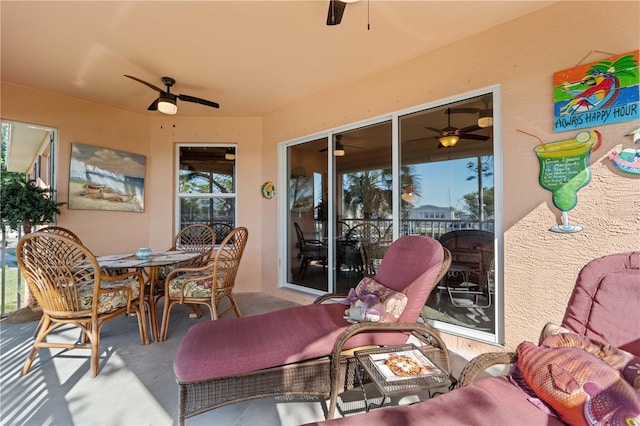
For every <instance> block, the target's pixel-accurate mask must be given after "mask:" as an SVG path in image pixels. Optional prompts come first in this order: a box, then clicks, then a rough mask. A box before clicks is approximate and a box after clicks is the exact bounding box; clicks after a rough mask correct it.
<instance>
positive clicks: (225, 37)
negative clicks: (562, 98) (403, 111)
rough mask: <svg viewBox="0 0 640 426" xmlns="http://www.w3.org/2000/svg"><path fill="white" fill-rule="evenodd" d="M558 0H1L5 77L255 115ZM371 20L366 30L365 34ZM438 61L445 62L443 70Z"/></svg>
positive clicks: (100, 97)
mask: <svg viewBox="0 0 640 426" xmlns="http://www.w3.org/2000/svg"><path fill="white" fill-rule="evenodd" d="M551 3H554V1H449V2H444V1H377V0H373V1H360V2H357V3H351V4H348V5H347V6H346V11H345V14H344V17H343V20H342V23H341V24H340V25H337V26H327V25H326V18H327V10H328V4H329V2H328V1H326V0H323V1H269V0H263V1H190V2H180V1H132V2H120V1H106V2H105V1H103V2H76V1H64V2H63V1H5V0H3V1H2V2H0V10H1V24H2V25H1V58H0V59H1V62H2V69H1V71H0V72H1V74H0V76H1V79H2V81H4V82H11V83H15V84H19V85H24V86H28V87H33V88H37V89H42V90H46V91H50V92H54V93H58V94H61V95H65V96H71V97H75V98H79V99H84V100H87V101H91V102H96V103H99V104H103V105H108V106H112V107H115V108H121V109H124V110H129V111H134V112H139V113H144V114H160V113H158V112H149V111H147V107H148V106H149V105H150V104H151V102H152V101H153V100H154V99H156V98H157V93H156V92H154V91H153V90H152V89H150V88H149V87H146V86H144V85H142V84H140V83H138V82H136V81H133V80H130V79H127V78H125V77H123V75H125V74H128V75H133V76H136V77H138V78H140V79H143V80H145V81H147V82H150V83H152V84H154V85H156V86H162V82H161V81H160V78H161V77H162V76H171V77H173V78H174V79H175V80H176V84H175V86H174V87H173V90H172V92H173V93H177V94H188V95H191V96H196V97H199V98H204V99H210V100H213V101H215V102H218V103H219V104H220V109H214V108H209V107H206V106H203V105H198V104H194V103H189V102H182V101H178V115H180V116H187V115H188V116H216V117H222V116H263V115H265V114H268V113H269V112H271V111H275V110H277V109H279V108H283V107H285V106H287V105H289V104H291V103H293V102H295V101H298V100H300V99H304V98H306V97H309V96H312V95H313V94H316V93H320V92H323V91H326V90H332V89H336V88H339V87H341V86H344V85H346V84H349V83H350V82H353V81H357V80H359V79H362V78H364V77H367V76H369V75H372V74H375V73H378V72H381V71H383V70H385V69H388V68H390V67H393V66H395V65H398V64H400V63H403V62H406V61H408V60H410V59H412V58H415V57H418V56H420V55H422V54H424V53H426V52H429V51H432V50H434V49H438V48H441V47H443V46H446V45H447V44H450V43H452V42H455V41H457V40H461V39H463V38H466V37H470V36H473V35H474V34H476V33H479V32H481V31H483V30H486V29H487V28H490V27H493V26H496V25H498V24H500V23H503V22H506V21H509V20H512V19H514V18H516V17H518V16H521V15H524V14H526V13H529V12H531V11H533V10H536V9H539V8H542V7H544V6H547V5H549V4H551ZM368 25H370V28H369V29H368ZM443 66H444V65H443Z"/></svg>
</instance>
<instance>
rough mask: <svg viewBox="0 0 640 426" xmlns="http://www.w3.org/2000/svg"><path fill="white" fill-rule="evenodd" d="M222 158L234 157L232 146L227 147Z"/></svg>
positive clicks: (231, 158) (233, 158) (232, 158)
mask: <svg viewBox="0 0 640 426" xmlns="http://www.w3.org/2000/svg"><path fill="white" fill-rule="evenodd" d="M224 159H225V160H230V161H232V160H235V159H236V153H235V152H234V150H233V148H227V152H225V153H224Z"/></svg>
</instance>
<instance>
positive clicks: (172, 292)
mask: <svg viewBox="0 0 640 426" xmlns="http://www.w3.org/2000/svg"><path fill="white" fill-rule="evenodd" d="M224 276H225V271H218V277H217V280H218V284H219V285H222V283H223V281H224ZM212 285H213V275H212V274H211V270H210V269H209V270H206V271H198V272H187V273H184V274H179V275H176V276H175V277H174V278H172V279H171V281H169V296H171V297H180V296H181V295H182V294H183V292H184V297H211V287H212ZM183 286H184V290H183Z"/></svg>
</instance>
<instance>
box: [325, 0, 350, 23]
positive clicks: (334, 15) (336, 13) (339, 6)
mask: <svg viewBox="0 0 640 426" xmlns="http://www.w3.org/2000/svg"><path fill="white" fill-rule="evenodd" d="M346 6H347V4H346V3H344V2H342V1H340V0H329V13H328V14H327V25H338V24H339V23H340V22H342V15H344V8H345V7H346Z"/></svg>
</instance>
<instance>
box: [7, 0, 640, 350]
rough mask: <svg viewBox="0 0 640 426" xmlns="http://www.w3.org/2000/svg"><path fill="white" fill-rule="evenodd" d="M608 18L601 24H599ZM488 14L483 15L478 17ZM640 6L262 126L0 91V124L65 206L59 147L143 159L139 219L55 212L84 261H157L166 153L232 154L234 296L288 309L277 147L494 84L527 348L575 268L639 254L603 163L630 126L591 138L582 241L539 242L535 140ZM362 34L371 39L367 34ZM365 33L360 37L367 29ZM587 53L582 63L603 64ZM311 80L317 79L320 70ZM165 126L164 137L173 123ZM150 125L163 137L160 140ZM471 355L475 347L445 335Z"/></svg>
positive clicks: (515, 305) (524, 38) (506, 43)
mask: <svg viewBox="0 0 640 426" xmlns="http://www.w3.org/2000/svg"><path fill="white" fill-rule="evenodd" d="M605 12H606V13H605ZM487 13H490V8H489V7H488V8H487ZM639 16H640V3H638V2H637V1H629V2H562V3H559V4H555V5H552V6H550V7H547V8H544V9H541V10H539V11H537V12H534V13H532V14H530V15H527V16H525V17H522V18H520V19H517V20H514V21H511V22H507V23H505V24H503V25H501V26H499V27H496V28H494V29H491V30H489V31H486V32H484V33H482V34H479V35H477V36H474V37H471V38H469V39H466V40H463V41H461V42H458V43H455V44H453V45H450V46H447V47H446V48H443V49H440V50H437V51H435V52H432V53H429V54H426V55H424V56H421V57H418V58H415V59H414V60H411V61H408V62H406V63H404V64H401V65H399V66H397V67H395V68H393V69H390V70H388V71H386V72H383V73H380V74H376V75H373V76H371V77H369V78H367V79H364V80H362V81H357V82H353V83H351V84H349V85H347V86H344V87H340V88H336V89H335V90H332V91H328V92H325V93H319V94H317V95H315V96H312V97H310V98H308V99H305V100H303V101H301V102H298V103H296V104H294V105H290V106H289V107H287V108H284V109H282V110H279V111H275V112H273V113H271V114H268V115H267V116H265V117H244V118H211V117H180V116H176V117H175V121H174V119H173V118H166V117H155V116H154V117H150V116H149V115H146V114H137V113H131V112H126V111H120V110H117V109H113V108H109V107H104V106H100V105H96V104H92V103H88V102H84V101H80V100H77V99H72V98H66V97H62V96H59V95H55V94H51V93H46V92H41V91H38V90H33V89H30V88H26V87H22V86H15V85H12V84H9V83H6V82H3V83H2V99H1V101H2V104H1V106H2V110H1V111H0V114H1V116H2V118H3V119H7V120H16V121H23V122H30V123H35V124H40V125H46V126H51V127H56V128H57V129H58V131H59V134H58V136H59V141H60V152H59V154H60V155H59V158H60V164H59V173H60V175H59V185H60V186H59V189H60V192H59V194H58V196H59V199H60V200H61V201H66V199H67V188H66V187H67V181H68V166H69V155H70V153H69V147H70V143H71V142H79V143H85V144H89V145H97V146H104V147H108V148H113V149H120V150H123V151H128V152H135V153H138V154H142V155H146V156H147V161H148V162H147V181H146V184H147V186H146V197H145V213H121V212H100V211H82V210H68V209H66V207H64V208H63V209H62V215H61V216H60V218H59V224H60V225H61V226H66V227H69V228H71V229H73V230H74V231H75V232H77V233H78V235H79V236H80V237H81V238H82V240H83V241H84V242H85V243H86V244H87V245H88V246H89V247H90V248H91V249H92V250H94V251H95V252H96V254H105V253H113V252H121V251H131V250H134V249H135V248H137V247H140V246H144V245H149V246H151V247H152V248H154V249H164V248H166V247H168V245H169V244H170V242H171V236H172V235H173V233H174V232H175V230H174V228H173V227H174V224H173V211H174V210H173V209H174V206H173V203H174V198H173V191H174V189H175V188H174V183H173V178H172V176H173V172H174V163H175V159H174V153H175V149H174V147H175V143H178V142H213V143H215V142H220V143H229V142H231V143H237V144H238V163H237V165H238V176H240V179H239V194H240V195H239V197H238V212H239V217H238V224H239V225H245V226H247V227H248V228H249V230H250V237H249V244H248V248H247V251H246V254H245V258H244V259H243V264H242V266H241V268H240V272H239V276H238V282H237V284H238V291H241V292H242V291H264V292H266V293H270V294H275V295H278V296H282V297H287V298H289V299H291V300H294V301H297V302H303V303H304V302H309V301H311V300H312V299H313V298H312V297H309V296H306V295H302V294H299V293H295V292H291V291H286V290H282V289H279V288H278V279H277V271H278V261H279V259H278V252H277V247H276V244H277V241H278V232H279V230H278V228H277V226H276V224H277V203H276V199H277V197H279V196H281V195H282V194H283V191H282V190H280V191H279V194H278V195H276V198H274V199H272V200H265V199H263V198H262V197H261V196H260V192H259V188H260V185H261V184H262V183H263V182H264V181H267V180H272V181H274V182H277V178H278V172H279V170H278V166H279V165H278V161H277V150H276V147H277V144H278V143H281V142H283V141H287V140H290V139H293V138H296V137H301V136H304V135H309V134H312V133H315V132H318V131H322V130H326V129H330V128H334V127H337V126H341V125H345V124H348V123H354V122H357V121H360V120H364V119H369V118H372V117H376V116H379V115H382V114H387V113H389V112H392V111H397V110H401V109H404V108H408V107H412V106H415V105H421V104H424V103H428V102H432V101H436V100H439V99H443V98H447V97H450V96H454V95H458V94H460V93H464V92H468V91H471V90H475V89H479V88H483V87H487V86H490V85H495V84H500V85H502V91H503V99H502V101H503V116H502V123H503V125H502V137H503V146H504V160H505V168H504V185H505V193H504V199H505V202H504V220H505V229H504V231H505V232H504V253H505V257H504V263H505V268H504V287H505V321H506V330H505V332H506V347H507V348H513V347H514V346H515V345H517V343H519V342H520V341H522V340H535V339H536V338H537V334H538V332H539V330H540V328H541V327H542V325H543V324H544V322H546V321H548V320H554V321H560V320H561V318H562V315H563V312H564V307H565V304H566V301H567V298H568V296H569V294H570V292H571V289H572V285H573V282H574V280H575V277H576V274H577V272H578V270H579V269H580V268H581V267H582V266H583V265H584V264H585V263H586V262H587V261H588V260H590V259H592V258H594V257H598V256H601V255H604V254H606V253H613V252H619V251H626V250H632V249H635V250H639V249H640V244H639V242H638V241H639V240H640V214H639V210H640V180H639V179H638V178H636V177H633V176H632V175H628V174H622V173H620V172H619V171H617V170H615V169H614V168H612V167H611V165H610V163H609V162H608V160H606V159H605V157H606V154H607V153H608V152H609V151H611V150H612V149H614V148H617V147H619V146H620V145H621V144H624V145H625V146H627V147H628V146H629V145H630V138H629V137H626V136H624V135H625V134H626V133H628V132H629V131H630V130H632V129H633V128H635V127H637V126H638V123H623V124H618V125H609V126H603V127H601V128H599V130H600V131H601V132H602V134H603V145H602V147H601V148H600V149H599V150H598V151H596V152H595V153H593V155H592V157H591V163H592V165H591V167H592V172H593V178H592V182H591V184H590V185H589V186H587V187H586V188H583V189H582V190H581V191H580V192H579V196H580V202H579V204H578V206H577V207H576V208H575V209H574V210H573V211H572V212H571V219H572V220H575V221H576V222H577V223H580V224H582V225H583V226H584V227H585V230H584V231H583V232H582V233H579V234H574V235H559V234H553V233H551V232H549V231H548V228H549V227H550V226H551V225H553V224H554V223H556V221H557V217H556V216H557V213H558V212H557V210H556V209H555V208H554V207H553V206H552V205H551V195H550V193H549V192H548V191H546V190H544V189H542V188H541V187H540V186H539V184H538V180H537V174H538V163H537V160H536V157H535V154H534V153H533V147H534V146H535V145H536V144H537V142H536V141H535V140H534V139H533V138H530V137H528V136H525V135H523V134H521V133H519V132H517V129H521V130H524V131H527V132H529V133H534V134H536V135H537V136H538V137H540V138H541V139H542V140H543V141H545V142H551V141H556V140H561V139H564V138H567V137H570V136H573V135H574V134H575V132H567V133H563V134H555V133H554V132H553V130H552V76H553V73H554V72H555V71H559V70H562V69H566V68H570V67H573V66H575V65H576V64H577V63H578V62H579V61H580V60H581V59H582V58H583V57H584V56H585V55H586V54H587V53H589V52H590V51H591V50H593V49H596V50H600V51H606V52H612V53H623V52H627V51H631V50H634V49H637V48H638V44H639V43H638V42H639V40H638V34H637V28H638V24H639ZM373 30H374V29H373ZM373 30H372V31H373ZM602 57H603V56H602V55H600V56H598V55H595V56H591V57H590V58H589V61H593V60H598V59H601V58H602ZM318 72H322V70H318ZM174 122H175V127H173V124H174ZM161 126H162V128H161ZM444 337H445V340H447V343H448V344H450V345H451V346H452V347H457V348H460V349H464V350H467V351H470V352H475V351H480V350H483V349H486V348H484V347H483V346H482V345H479V344H475V343H472V342H469V341H467V340H465V339H458V338H456V337H455V336H444Z"/></svg>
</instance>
